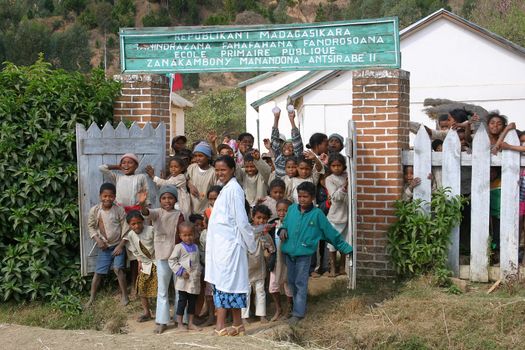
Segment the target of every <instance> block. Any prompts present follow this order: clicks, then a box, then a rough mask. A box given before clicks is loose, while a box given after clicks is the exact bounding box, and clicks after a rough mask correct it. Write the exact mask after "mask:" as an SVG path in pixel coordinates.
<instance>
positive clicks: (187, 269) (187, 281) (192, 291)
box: [169, 222, 202, 331]
mask: <svg viewBox="0 0 525 350" xmlns="http://www.w3.org/2000/svg"><path fill="white" fill-rule="evenodd" d="M178 230H179V236H180V239H181V242H180V243H179V244H177V245H176V246H175V248H174V249H173V252H172V254H171V256H170V258H169V265H170V268H171V270H172V271H173V272H174V273H175V275H176V276H177V279H176V282H175V289H176V290H177V292H178V296H179V300H178V303H177V311H176V315H177V328H178V329H179V330H196V331H200V330H201V328H199V327H197V326H196V325H195V324H194V323H193V319H194V316H195V305H196V302H197V297H198V296H199V293H200V290H201V271H202V268H201V264H200V254H199V248H198V246H197V244H195V242H194V237H195V235H194V230H195V228H194V226H193V224H192V223H189V222H183V223H181V224H180V225H179V229H178ZM186 307H187V308H188V310H187V313H188V326H187V328H185V327H184V324H183V323H182V317H183V316H184V310H185V309H186Z"/></svg>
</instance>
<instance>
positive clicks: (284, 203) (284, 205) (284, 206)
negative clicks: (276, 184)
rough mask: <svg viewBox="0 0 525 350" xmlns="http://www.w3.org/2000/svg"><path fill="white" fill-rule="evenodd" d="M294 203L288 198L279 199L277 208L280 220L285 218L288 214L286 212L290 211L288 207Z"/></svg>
mask: <svg viewBox="0 0 525 350" xmlns="http://www.w3.org/2000/svg"><path fill="white" fill-rule="evenodd" d="M291 204H292V202H290V201H289V200H288V199H281V200H279V201H277V205H276V209H277V216H278V217H279V220H281V221H282V220H284V217H285V216H286V213H287V212H288V207H289V206H290V205H291Z"/></svg>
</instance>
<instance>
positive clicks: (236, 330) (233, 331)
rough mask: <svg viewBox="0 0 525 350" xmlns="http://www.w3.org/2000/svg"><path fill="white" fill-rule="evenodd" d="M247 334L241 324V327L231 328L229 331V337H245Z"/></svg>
mask: <svg viewBox="0 0 525 350" xmlns="http://www.w3.org/2000/svg"><path fill="white" fill-rule="evenodd" d="M245 332H246V329H245V328H244V325H243V324H241V325H239V326H233V325H232V326H231V328H230V329H229V330H228V335H229V336H230V337H236V336H238V335H239V336H243V335H244V333H245Z"/></svg>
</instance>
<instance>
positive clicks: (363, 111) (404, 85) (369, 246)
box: [352, 69, 410, 278]
mask: <svg viewBox="0 0 525 350" xmlns="http://www.w3.org/2000/svg"><path fill="white" fill-rule="evenodd" d="M409 76H410V74H409V72H406V71H403V70H386V69H369V70H360V71H354V72H353V73H352V79H353V110H352V118H353V120H354V121H355V125H356V130H357V244H358V247H357V269H358V272H357V273H358V276H368V277H383V278H384V277H390V276H394V271H393V267H392V266H391V264H390V262H389V257H388V255H387V253H386V244H387V238H386V234H387V230H388V228H389V226H390V225H391V224H392V223H394V222H395V221H396V217H395V216H394V205H393V204H394V201H395V200H396V199H400V198H401V193H402V191H403V168H402V165H401V151H402V150H403V149H408V142H409V136H408V121H409V119H410V117H409V92H410V91H409V90H410V83H409Z"/></svg>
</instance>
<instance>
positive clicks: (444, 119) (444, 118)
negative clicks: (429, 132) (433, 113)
mask: <svg viewBox="0 0 525 350" xmlns="http://www.w3.org/2000/svg"><path fill="white" fill-rule="evenodd" d="M448 129H450V122H449V117H448V114H441V115H440V116H439V117H438V130H441V131H446V130H448Z"/></svg>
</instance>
